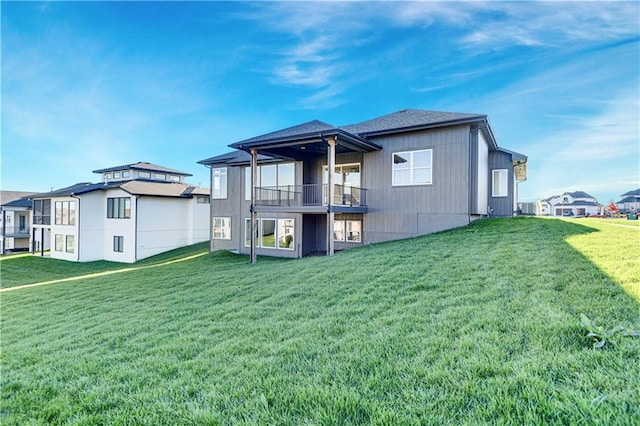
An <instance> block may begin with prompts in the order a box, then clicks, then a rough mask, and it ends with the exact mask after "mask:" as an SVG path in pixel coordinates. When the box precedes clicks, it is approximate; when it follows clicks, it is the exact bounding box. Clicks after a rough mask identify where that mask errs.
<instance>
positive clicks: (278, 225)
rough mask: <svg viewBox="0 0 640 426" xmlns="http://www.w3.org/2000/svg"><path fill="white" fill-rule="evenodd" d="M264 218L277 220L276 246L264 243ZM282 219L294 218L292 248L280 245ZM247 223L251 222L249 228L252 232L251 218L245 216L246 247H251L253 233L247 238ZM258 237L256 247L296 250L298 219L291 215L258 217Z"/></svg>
mask: <svg viewBox="0 0 640 426" xmlns="http://www.w3.org/2000/svg"><path fill="white" fill-rule="evenodd" d="M263 220H275V221H276V226H275V233H274V236H275V242H276V245H275V247H265V246H263V245H262V221H263ZM281 220H293V244H292V247H291V248H287V247H281V246H280V235H279V234H280V232H279V230H280V221H281ZM247 223H248V224H249V228H248V232H251V228H250V226H251V219H250V218H245V219H244V229H245V232H244V246H245V247H251V235H249V238H247ZM258 234H259V235H258V238H256V248H265V249H271V250H287V251H293V250H295V246H296V220H295V219H294V218H291V217H285V218H275V219H274V218H270V217H264V218H259V219H258Z"/></svg>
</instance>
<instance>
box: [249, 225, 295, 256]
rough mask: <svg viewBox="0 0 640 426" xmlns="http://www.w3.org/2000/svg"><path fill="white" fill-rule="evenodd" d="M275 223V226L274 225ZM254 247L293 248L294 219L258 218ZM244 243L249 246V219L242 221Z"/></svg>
mask: <svg viewBox="0 0 640 426" xmlns="http://www.w3.org/2000/svg"><path fill="white" fill-rule="evenodd" d="M276 224H277V227H276ZM258 236H259V238H257V239H256V247H263V248H278V249H281V250H293V249H295V219H277V220H276V219H259V220H258ZM244 245H245V247H250V246H251V219H245V222H244Z"/></svg>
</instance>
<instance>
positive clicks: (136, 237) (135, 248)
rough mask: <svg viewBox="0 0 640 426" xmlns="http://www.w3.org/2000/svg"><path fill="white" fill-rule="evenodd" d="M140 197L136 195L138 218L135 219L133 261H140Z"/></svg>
mask: <svg viewBox="0 0 640 426" xmlns="http://www.w3.org/2000/svg"><path fill="white" fill-rule="evenodd" d="M139 198H140V197H139V196H137V195H136V219H135V221H134V225H133V226H134V229H133V263H135V262H137V261H138V199H139Z"/></svg>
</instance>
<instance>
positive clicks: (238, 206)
mask: <svg viewBox="0 0 640 426" xmlns="http://www.w3.org/2000/svg"><path fill="white" fill-rule="evenodd" d="M230 147H231V148H234V151H233V152H229V153H226V154H223V155H219V156H216V157H212V158H208V159H205V160H202V161H199V163H201V164H204V165H206V166H207V167H209V168H210V169H211V198H212V203H211V220H212V227H213V228H212V236H211V250H231V251H235V252H239V253H246V254H250V255H251V261H252V262H255V260H256V255H257V254H260V255H271V256H281V257H302V256H306V255H310V254H314V253H325V254H328V255H331V254H333V253H334V251H335V250H343V249H348V248H351V247H356V246H360V245H363V244H369V243H378V242H383V241H390V240H397V239H402V238H410V237H415V236H418V235H424V234H428V233H432V232H437V231H441V230H445V229H450V228H455V227H459V226H464V225H467V224H469V223H470V222H471V221H473V220H475V219H477V218H481V217H487V216H489V215H491V216H493V217H512V216H514V214H515V212H516V210H517V204H516V203H517V185H518V183H519V182H521V181H524V180H525V179H526V172H527V169H526V165H527V157H525V156H524V155H522V154H518V153H516V152H513V151H509V150H507V149H504V148H501V147H499V146H498V143H497V141H496V138H495V135H494V132H493V129H492V128H491V125H490V124H489V120H488V118H487V116H486V115H480V114H463V113H450V112H434V111H423V110H411V109H407V110H402V111H398V112H395V113H392V114H388V115H384V116H382V117H378V118H374V119H371V120H367V121H364V122H362V123H356V124H351V125H347V126H339V127H337V126H334V125H331V124H327V123H324V122H321V121H318V120H315V121H310V122H307V123H303V124H300V125H297V126H293V127H289V128H286V129H282V130H277V131H275V132H272V133H268V134H265V135H262V136H257V137H254V138H250V139H247V140H243V141H240V142H236V143H233V144H231V145H230ZM328 170H331V171H332V173H328Z"/></svg>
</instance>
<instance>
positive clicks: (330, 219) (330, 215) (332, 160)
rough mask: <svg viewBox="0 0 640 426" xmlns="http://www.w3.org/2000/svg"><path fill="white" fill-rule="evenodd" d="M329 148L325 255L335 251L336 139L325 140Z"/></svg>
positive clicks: (331, 254)
mask: <svg viewBox="0 0 640 426" xmlns="http://www.w3.org/2000/svg"><path fill="white" fill-rule="evenodd" d="M327 143H328V144H329V148H328V149H327V182H328V188H327V192H328V200H327V256H333V253H334V251H335V243H334V241H333V232H334V229H333V226H334V220H335V213H334V212H333V207H332V206H333V199H334V197H335V188H334V185H333V174H334V173H335V170H336V139H335V138H331V139H329V140H327Z"/></svg>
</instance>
